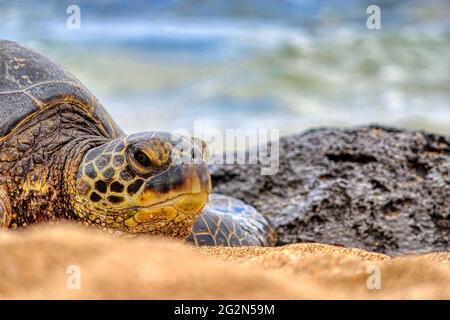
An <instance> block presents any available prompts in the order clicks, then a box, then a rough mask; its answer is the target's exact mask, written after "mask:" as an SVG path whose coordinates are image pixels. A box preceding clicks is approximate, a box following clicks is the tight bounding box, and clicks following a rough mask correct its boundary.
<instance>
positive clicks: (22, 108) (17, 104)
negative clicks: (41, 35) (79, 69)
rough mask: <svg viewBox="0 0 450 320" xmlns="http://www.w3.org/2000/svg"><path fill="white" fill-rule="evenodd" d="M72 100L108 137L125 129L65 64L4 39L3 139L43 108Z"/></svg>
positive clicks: (0, 66) (0, 45)
mask: <svg viewBox="0 0 450 320" xmlns="http://www.w3.org/2000/svg"><path fill="white" fill-rule="evenodd" d="M61 104H70V105H73V106H76V107H78V108H81V109H83V110H84V111H85V112H87V113H88V114H89V115H90V116H91V117H92V118H93V119H94V120H96V122H97V123H98V125H99V127H100V128H101V129H102V132H103V134H104V135H105V136H106V137H108V138H117V137H119V136H122V135H123V131H122V130H121V129H120V128H119V127H118V125H117V124H116V123H115V122H114V121H113V120H112V118H111V116H110V115H109V113H108V112H107V111H106V110H105V109H104V107H103V106H102V105H101V104H100V103H99V102H98V100H97V99H96V98H95V97H94V95H93V94H92V93H91V92H90V91H89V90H87V89H86V88H85V87H84V86H83V84H81V82H80V81H79V80H78V79H77V78H75V77H74V76H73V75H72V74H71V73H70V72H69V71H67V70H66V69H65V68H63V67H61V66H59V65H57V64H55V63H53V62H52V61H50V60H49V59H47V58H45V57H44V56H42V55H40V54H38V53H36V52H34V51H32V50H30V49H28V48H25V47H23V46H21V45H19V44H17V43H15V42H12V41H6V40H0V139H1V137H4V136H6V135H8V134H9V133H11V132H12V131H13V130H14V128H16V127H17V126H18V125H19V124H20V123H22V122H23V121H26V120H28V119H30V118H32V117H33V116H34V115H35V114H37V113H39V112H40V111H42V110H44V109H47V108H52V107H54V106H57V105H61Z"/></svg>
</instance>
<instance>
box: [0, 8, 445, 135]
mask: <svg viewBox="0 0 450 320" xmlns="http://www.w3.org/2000/svg"><path fill="white" fill-rule="evenodd" d="M70 4H77V5H79V6H80V8H81V29H80V30H69V29H67V27H66V20H67V17H68V14H67V13H66V9H67V7H68V5H70ZM370 4H377V5H379V6H380V8H381V23H382V29H381V30H375V31H370V30H368V29H367V27H366V19H367V17H368V14H367V13H366V8H367V6H368V5H370ZM0 38H3V39H10V40H15V41H19V42H21V43H23V44H25V45H27V46H29V47H32V48H34V49H36V50H38V51H39V52H41V53H43V54H44V55H46V56H49V57H51V58H52V59H54V60H55V61H57V62H58V63H60V64H62V65H64V66H66V67H67V68H68V69H69V70H70V71H72V72H73V73H74V74H75V75H76V76H77V77H78V78H79V79H80V80H81V81H82V82H84V83H85V84H86V86H87V87H88V88H89V89H91V91H92V92H94V94H95V95H96V96H97V97H98V98H99V99H100V100H101V101H102V103H103V104H104V105H105V106H106V108H107V109H108V110H109V111H110V113H111V114H112V115H113V117H114V118H115V119H116V120H117V122H118V123H119V124H120V125H121V126H122V128H124V129H125V130H126V131H127V132H136V131H143V130H153V129H158V130H173V129H176V128H186V129H189V130H192V129H193V123H194V121H202V123H203V124H204V125H205V126H206V127H211V128H219V129H225V128H230V129H233V128H243V129H247V128H254V129H256V128H279V129H280V133H281V134H288V133H292V132H296V131H300V130H304V129H307V128H310V127H315V126H348V125H355V124H365V123H373V122H377V123H382V124H388V125H396V126H401V127H409V128H421V129H427V130H430V131H433V132H441V133H447V134H450V1H448V0H440V1H436V0H428V1H419V0H417V1H374V0H372V1H364V0H347V1H320V0H315V1H314V0H285V1H280V0H272V1H269V0H254V1H238V0H212V1H202V0H185V1H178V0H173V1H156V0H155V1H133V0H131V1H124V0H121V1H87V0H86V1H77V0H72V1H56V0H55V1H31V0H30V1H20V0H19V1H9V0H8V1H3V0H0Z"/></svg>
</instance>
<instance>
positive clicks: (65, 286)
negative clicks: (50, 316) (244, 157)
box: [0, 226, 450, 299]
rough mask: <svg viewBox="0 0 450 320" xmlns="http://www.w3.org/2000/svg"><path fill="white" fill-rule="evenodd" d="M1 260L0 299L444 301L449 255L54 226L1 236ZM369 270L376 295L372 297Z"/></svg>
mask: <svg viewBox="0 0 450 320" xmlns="http://www.w3.org/2000/svg"><path fill="white" fill-rule="evenodd" d="M0 255H1V256H2V260H3V263H2V264H1V266H0V298H1V299H20V298H31V299H38V298H39V299H45V298H57V299H61V298H85V299H100V298H111V299H140V298H144V299H146V298H151V299H316V298H320V299H335V298H341V299H391V298H400V299H418V298H421V299H422V298H423V299H438V298H439V299H449V298H450V253H448V252H447V253H444V252H442V253H439V252H437V253H432V254H426V255H420V256H404V257H403V256H402V257H396V258H390V257H389V256H387V255H383V254H378V253H372V252H368V251H364V250H359V249H354V248H344V247H338V246H330V245H323V244H315V243H310V244H308V243H305V244H294V245H288V246H283V247H274V248H256V247H248V248H219V247H214V248H206V247H203V248H195V247H191V246H188V245H186V244H184V243H180V242H176V241H171V240H167V239H156V238H155V239H117V238H112V237H110V236H108V235H105V234H101V233H97V232H93V231H87V230H81V229H73V228H68V227H67V226H52V227H49V228H47V227H46V228H44V230H33V231H20V232H5V233H2V234H0ZM374 268H375V269H377V268H378V270H379V274H380V276H381V278H380V284H381V288H380V289H368V285H367V282H368V279H369V277H370V276H371V275H373V270H374ZM74 270H75V271H76V272H75V273H77V276H79V279H78V280H79V283H78V284H79V289H78V288H77V287H76V286H75V287H74V286H73V283H74V282H73V276H74Z"/></svg>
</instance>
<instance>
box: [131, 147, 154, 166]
mask: <svg viewBox="0 0 450 320" xmlns="http://www.w3.org/2000/svg"><path fill="white" fill-rule="evenodd" d="M133 157H134V159H135V160H136V162H137V163H139V164H140V165H141V166H142V167H144V168H150V167H152V162H151V161H150V159H149V157H148V156H147V155H146V154H145V153H144V152H142V151H141V150H136V151H135V152H134V153H133Z"/></svg>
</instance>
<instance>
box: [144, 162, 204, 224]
mask: <svg viewBox="0 0 450 320" xmlns="http://www.w3.org/2000/svg"><path fill="white" fill-rule="evenodd" d="M210 192H211V177H210V173H209V169H208V166H207V164H206V163H202V164H181V165H178V166H176V167H173V168H171V169H169V170H167V171H166V172H163V173H161V174H160V175H158V176H155V177H152V178H151V179H150V180H149V181H147V183H146V184H145V188H144V190H143V192H142V194H141V195H140V196H139V197H138V198H137V199H136V201H137V205H138V206H139V207H157V206H160V205H161V204H163V203H165V202H167V201H169V202H168V203H167V204H169V203H170V206H174V207H175V208H176V209H177V210H178V211H181V212H182V213H183V214H186V215H196V214H198V213H199V212H200V210H201V209H202V208H203V206H204V205H205V204H206V202H207V201H208V194H209V193H210ZM175 199H176V203H173V201H175ZM172 200H173V201H172ZM171 201H172V202H171Z"/></svg>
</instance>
